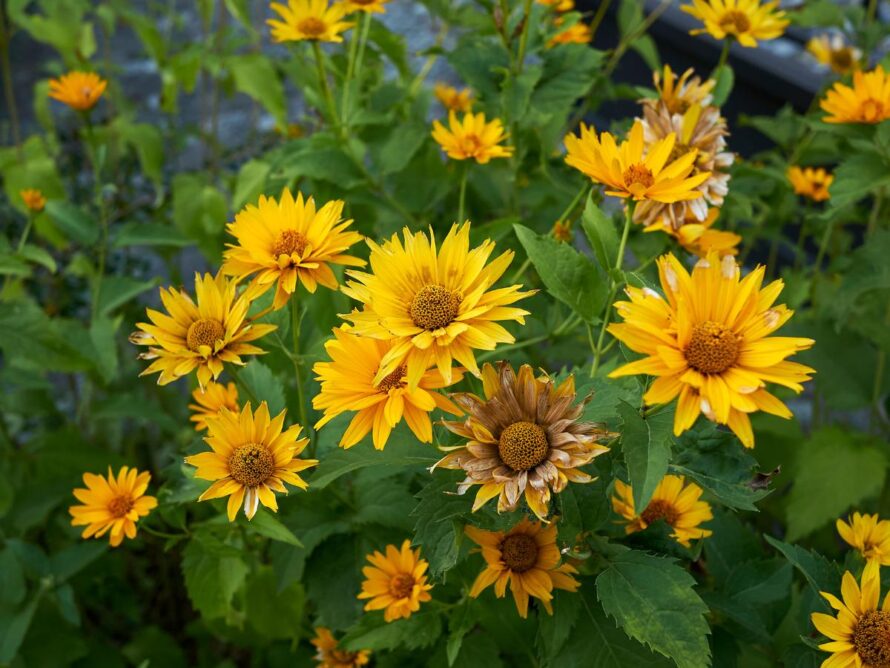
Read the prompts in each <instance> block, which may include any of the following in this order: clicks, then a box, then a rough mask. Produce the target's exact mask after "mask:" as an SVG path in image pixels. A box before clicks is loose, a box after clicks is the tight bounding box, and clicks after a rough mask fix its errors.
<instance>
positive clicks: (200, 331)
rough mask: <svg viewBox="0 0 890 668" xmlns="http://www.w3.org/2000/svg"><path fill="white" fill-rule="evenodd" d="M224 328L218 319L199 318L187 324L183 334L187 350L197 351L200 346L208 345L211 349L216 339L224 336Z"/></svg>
mask: <svg viewBox="0 0 890 668" xmlns="http://www.w3.org/2000/svg"><path fill="white" fill-rule="evenodd" d="M225 335H226V330H225V328H224V327H223V326H222V323H221V322H220V321H219V320H213V319H212V318H201V319H200V320H195V321H194V322H193V323H192V324H191V325H189V329H188V332H186V335H185V343H186V345H187V346H188V348H189V350H193V351H195V352H198V349H199V348H200V347H201V346H210V348H211V350H212V349H213V346H214V345H215V344H216V342H217V341H219V340H220V339H222V338H224V337H225Z"/></svg>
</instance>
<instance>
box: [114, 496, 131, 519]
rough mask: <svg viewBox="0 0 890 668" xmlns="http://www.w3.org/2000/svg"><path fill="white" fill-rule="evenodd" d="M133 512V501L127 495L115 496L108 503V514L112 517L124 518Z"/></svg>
mask: <svg viewBox="0 0 890 668" xmlns="http://www.w3.org/2000/svg"><path fill="white" fill-rule="evenodd" d="M131 510H133V499H132V498H131V497H130V495H129V494H127V495H123V496H116V497H114V498H113V499H112V500H111V501H109V502H108V512H109V513H111V514H112V515H113V516H114V517H124V516H125V515H126V514H127V513H128V512H130V511H131Z"/></svg>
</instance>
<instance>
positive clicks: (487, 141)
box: [432, 111, 513, 165]
mask: <svg viewBox="0 0 890 668" xmlns="http://www.w3.org/2000/svg"><path fill="white" fill-rule="evenodd" d="M432 134H433V139H435V140H436V142H437V143H438V144H439V146H441V147H442V150H443V151H445V153H446V155H448V157H449V158H451V159H452V160H469V159H471V158H472V159H473V160H475V161H476V162H478V163H479V164H480V165H484V164H486V163H487V162H488V161H489V160H491V159H492V158H509V157H510V156H511V155H513V147H512V146H501V142H503V141H504V140H506V139H507V133H506V132H505V131H504V124H503V123H501V119H499V118H495V119H493V120H492V121H489V122H486V121H485V114H483V113H481V112H480V113H478V114H472V113H467V114H464V119H463V120H462V121H460V120H458V118H457V114H455V113H454V111H450V112H448V129H446V128H445V126H444V125H442V124H441V123H440V122H439V121H433V133H432Z"/></svg>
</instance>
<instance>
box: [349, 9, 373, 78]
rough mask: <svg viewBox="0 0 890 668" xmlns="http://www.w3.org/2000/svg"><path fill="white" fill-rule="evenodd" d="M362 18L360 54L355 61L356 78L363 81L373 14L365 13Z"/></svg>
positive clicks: (359, 43)
mask: <svg viewBox="0 0 890 668" xmlns="http://www.w3.org/2000/svg"><path fill="white" fill-rule="evenodd" d="M364 14H365V15H364V16H363V17H362V32H361V35H359V42H358V54H357V55H356V60H355V72H354V73H353V74H354V76H355V78H356V79H358V80H361V73H362V64H363V63H364V61H365V47H366V46H367V45H368V33H369V32H370V30H371V13H370V12H365V13H364Z"/></svg>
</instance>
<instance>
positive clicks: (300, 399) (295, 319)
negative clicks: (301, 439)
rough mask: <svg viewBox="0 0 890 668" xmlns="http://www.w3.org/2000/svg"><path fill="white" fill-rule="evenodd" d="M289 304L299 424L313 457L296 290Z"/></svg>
mask: <svg viewBox="0 0 890 668" xmlns="http://www.w3.org/2000/svg"><path fill="white" fill-rule="evenodd" d="M290 306H291V309H290V317H291V320H290V329H291V336H292V338H293V343H294V357H293V358H292V359H293V361H294V372H295V374H296V376H297V404H298V405H297V408H298V410H299V415H300V424H301V425H302V426H303V429H305V430H306V434H307V435H308V436H309V438H310V439H312V441H311V444H310V446H309V447H310V454H309V456H310V457H314V456H315V439H313V438H312V429H311V428H310V426H309V420H308V418H307V416H306V397H305V396H304V391H303V369H302V360H301V359H300V324H301V320H302V319H301V318H300V300H299V299H298V297H297V293H296V292H294V294H293V295H291V299H290Z"/></svg>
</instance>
